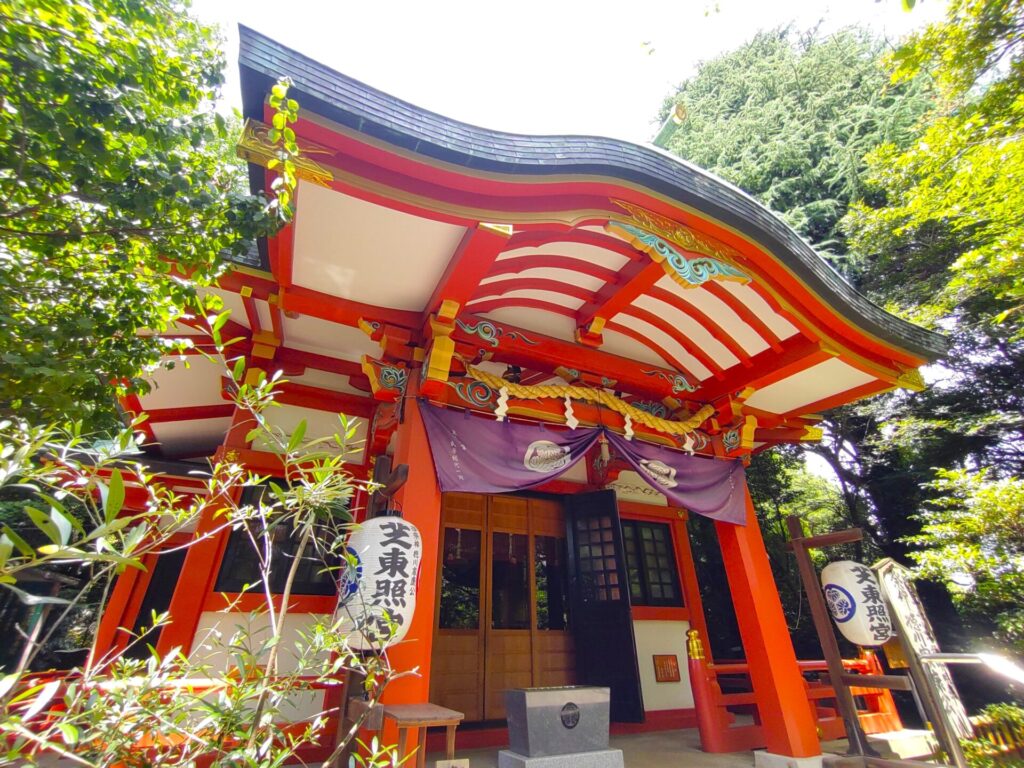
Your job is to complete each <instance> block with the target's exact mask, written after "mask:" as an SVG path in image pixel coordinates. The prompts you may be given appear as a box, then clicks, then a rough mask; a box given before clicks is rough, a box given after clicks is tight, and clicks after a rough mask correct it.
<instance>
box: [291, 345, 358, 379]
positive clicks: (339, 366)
mask: <svg viewBox="0 0 1024 768" xmlns="http://www.w3.org/2000/svg"><path fill="white" fill-rule="evenodd" d="M274 360H276V361H277V362H279V363H285V364H290V365H299V366H304V367H306V368H315V369H316V370H318V371H328V372H330V373H338V374H341V375H342V376H362V375H363V371H362V368H360V367H359V363H356V362H353V361H352V360H341V359H339V358H336V357H328V356H327V355H318V354H316V353H315V352H303V351H302V350H298V349H291V348H290V347H280V348H279V349H278V350H277V354H276V355H275V356H274Z"/></svg>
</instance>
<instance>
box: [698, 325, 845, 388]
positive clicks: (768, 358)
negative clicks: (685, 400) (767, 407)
mask: <svg viewBox="0 0 1024 768" xmlns="http://www.w3.org/2000/svg"><path fill="white" fill-rule="evenodd" d="M831 357H834V355H832V354H830V353H828V352H826V351H825V350H823V349H822V347H821V344H819V343H818V342H816V341H811V340H810V339H807V338H805V337H804V336H801V335H799V334H798V335H796V336H793V337H792V338H789V339H786V340H785V341H784V342H782V352H776V351H775V350H773V349H766V350H764V351H763V352H759V353H758V354H756V355H754V356H753V357H752V358H750V361H751V363H752V364H753V365H752V366H751V367H750V368H744V367H742V366H735V367H733V368H731V369H730V370H728V371H727V372H726V373H725V374H724V375H723V376H722V378H721V379H718V380H709V381H708V382H707V385H706V386H704V387H701V389H700V390H699V391H698V392H697V396H698V397H700V398H701V399H702V400H705V401H712V400H717V399H718V398H720V397H722V396H724V395H731V394H733V393H735V392H739V391H741V390H743V389H746V388H747V387H754V388H756V389H763V388H764V387H767V386H768V385H769V384H774V383H775V382H776V381H781V380H782V379H784V378H786V377H788V376H792V375H793V374H794V373H799V372H800V371H802V370H805V369H807V368H810V367H811V366H812V365H817V364H818V363H821V362H824V361H825V360H828V359H829V358H831Z"/></svg>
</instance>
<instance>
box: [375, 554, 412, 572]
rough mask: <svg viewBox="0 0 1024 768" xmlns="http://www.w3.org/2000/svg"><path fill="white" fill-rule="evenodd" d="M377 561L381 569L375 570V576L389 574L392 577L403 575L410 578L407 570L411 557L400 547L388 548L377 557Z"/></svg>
mask: <svg viewBox="0 0 1024 768" xmlns="http://www.w3.org/2000/svg"><path fill="white" fill-rule="evenodd" d="M377 562H378V563H379V564H380V570H378V571H375V572H374V574H373V575H374V576H380V575H382V574H387V575H388V576H390V577H391V578H395V577H396V576H401V577H402V578H405V579H407V578H409V573H408V571H407V570H406V569H407V568H408V567H409V558H408V557H406V556H405V553H404V552H403V551H402V550H401V549H399V548H398V547H392V548H391V549H389V550H386V551H385V552H384V554H383V555H381V556H380V557H378V558H377Z"/></svg>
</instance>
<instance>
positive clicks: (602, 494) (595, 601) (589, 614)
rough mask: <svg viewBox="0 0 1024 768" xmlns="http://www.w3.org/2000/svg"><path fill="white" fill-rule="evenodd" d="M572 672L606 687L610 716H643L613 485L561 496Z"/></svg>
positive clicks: (584, 682) (635, 720) (625, 719)
mask: <svg viewBox="0 0 1024 768" xmlns="http://www.w3.org/2000/svg"><path fill="white" fill-rule="evenodd" d="M565 513H566V515H565V521H566V535H567V538H568V544H569V596H570V608H571V623H572V629H573V634H574V635H575V636H576V678H577V681H578V682H579V683H580V684H581V685H601V686H607V687H609V688H611V719H612V720H613V721H615V722H620V723H640V722H643V720H644V702H643V695H642V693H641V691H640V670H639V668H638V666H637V659H636V640H635V639H634V637H633V617H632V614H631V611H630V603H629V580H628V578H627V574H626V560H625V557H624V556H623V551H622V527H621V525H620V524H619V510H618V505H617V504H616V503H615V492H614V491H595V492H593V493H580V494H575V495H572V496H566V497H565Z"/></svg>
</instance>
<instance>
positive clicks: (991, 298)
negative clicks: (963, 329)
mask: <svg viewBox="0 0 1024 768" xmlns="http://www.w3.org/2000/svg"><path fill="white" fill-rule="evenodd" d="M892 66H893V70H894V74H893V81H894V82H896V83H905V82H908V81H911V80H913V79H916V78H919V77H920V76H921V75H922V73H925V74H927V75H928V76H929V77H930V78H932V79H933V81H934V82H935V83H936V87H937V89H938V92H939V94H940V95H941V100H940V101H939V102H938V104H937V105H936V107H935V109H934V111H933V113H932V114H931V115H930V120H929V124H928V126H927V128H926V129H925V131H924V132H923V134H922V135H921V137H920V139H919V140H918V141H916V142H915V143H914V144H912V145H911V146H909V147H903V146H896V145H893V144H891V143H886V144H885V145H883V146H881V147H879V148H877V149H875V150H874V151H873V152H872V153H871V154H870V155H869V158H868V160H869V165H870V169H871V181H872V183H873V184H874V185H875V187H876V188H877V189H878V190H879V191H881V192H882V193H883V194H884V200H885V204H884V205H881V206H871V205H870V204H862V205H859V206H857V207H856V208H855V210H854V211H853V213H852V214H851V218H850V220H849V222H848V229H849V230H850V232H851V233H852V235H853V237H854V239H855V241H857V243H858V246H859V247H860V248H861V249H862V250H863V251H864V252H866V253H882V252H887V253H888V254H895V255H896V258H897V259H899V260H908V257H909V260H910V261H914V262H916V261H920V259H919V258H918V257H919V256H920V255H921V254H923V255H924V256H925V257H926V258H930V259H932V260H935V256H936V254H939V257H938V259H937V261H938V262H939V263H941V264H942V266H944V267H948V268H949V272H948V273H944V274H942V276H941V279H940V280H939V281H938V285H936V284H935V283H934V281H932V284H930V285H929V286H927V288H928V290H929V292H930V295H928V294H925V295H923V296H922V295H921V294H920V293H918V294H917V296H918V297H920V298H923V299H924V301H923V302H922V303H924V304H925V305H926V307H927V309H928V310H929V311H930V312H931V314H933V315H935V316H953V317H955V318H956V319H957V320H958V321H961V322H962V321H965V320H966V321H967V322H970V323H973V322H977V321H991V320H993V319H995V320H998V321H1003V320H1008V321H1009V323H1010V325H1011V327H1010V333H1011V335H1018V334H1019V333H1020V332H1021V330H1022V329H1024V316H1022V314H1021V312H1020V309H1021V306H1022V303H1024V259H1022V258H1021V253H1022V249H1024V191H1022V185H1021V179H1022V178H1024V134H1022V127H1024V95H1022V94H1024V3H1022V2H1020V0H953V2H951V3H950V6H949V9H948V11H947V16H946V19H945V20H944V21H942V22H939V23H936V24H933V25H931V26H929V27H927V28H926V29H925V30H924V31H922V32H921V33H919V34H917V35H915V36H914V37H912V38H911V39H909V40H908V41H907V42H906V43H905V44H904V45H902V46H901V47H900V48H899V49H898V50H897V51H896V52H895V54H894V55H893V57H892ZM880 258H885V257H880ZM889 259H890V260H895V259H893V257H892V256H889ZM936 288H937V290H935V289H936Z"/></svg>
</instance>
